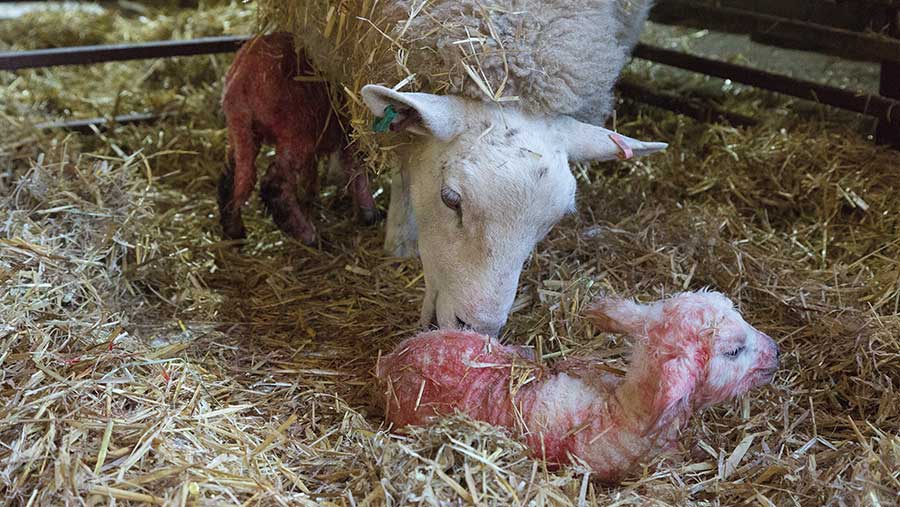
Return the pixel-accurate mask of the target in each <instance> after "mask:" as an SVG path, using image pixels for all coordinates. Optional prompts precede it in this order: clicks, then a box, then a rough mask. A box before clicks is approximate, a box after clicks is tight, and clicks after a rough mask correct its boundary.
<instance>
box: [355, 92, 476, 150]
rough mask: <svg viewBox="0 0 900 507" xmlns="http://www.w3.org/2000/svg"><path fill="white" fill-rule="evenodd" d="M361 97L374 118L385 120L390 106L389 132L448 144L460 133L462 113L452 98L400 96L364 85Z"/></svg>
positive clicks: (415, 94)
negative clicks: (406, 131)
mask: <svg viewBox="0 0 900 507" xmlns="http://www.w3.org/2000/svg"><path fill="white" fill-rule="evenodd" d="M361 93H362V98H363V102H365V103H366V106H367V107H368V108H369V110H370V111H372V114H374V115H375V117H376V118H385V116H386V115H387V114H390V113H389V112H388V110H387V108H388V106H391V108H392V111H393V112H394V113H395V116H394V117H393V118H392V119H390V120H389V121H390V129H391V130H408V131H409V132H412V133H414V134H419V135H430V136H434V137H435V138H437V139H440V140H441V141H449V140H450V139H452V138H453V137H454V136H456V135H457V134H458V133H459V132H460V131H461V129H462V125H463V121H462V120H463V114H464V110H463V108H462V105H461V104H460V101H459V99H457V98H456V97H449V96H445V95H432V94H430V93H403V92H398V91H395V90H392V89H390V88H386V87H384V86H379V85H366V86H364V87H363V89H362V92H361Z"/></svg>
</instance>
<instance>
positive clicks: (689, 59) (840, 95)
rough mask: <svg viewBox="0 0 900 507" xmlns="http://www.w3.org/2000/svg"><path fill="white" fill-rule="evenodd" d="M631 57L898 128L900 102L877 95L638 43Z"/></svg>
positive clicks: (899, 122)
mask: <svg viewBox="0 0 900 507" xmlns="http://www.w3.org/2000/svg"><path fill="white" fill-rule="evenodd" d="M634 56H636V57H637V58H642V59H644V60H650V61H653V62H657V63H662V64H664V65H671V66H673V67H678V68H681V69H685V70H690V71H693V72H699V73H702V74H708V75H710V76H715V77H719V78H722V79H731V80H732V81H737V82H739V83H744V84H747V85H750V86H756V87H759V88H765V89H767V90H772V91H776V92H778V93H783V94H785V95H790V96H792V97H798V98H801V99H805V100H811V101H814V102H819V103H822V104H827V105H830V106H835V107H839V108H841V109H847V110H849V111H854V112H857V113H861V114H865V115H869V116H874V117H876V118H878V119H879V120H880V121H882V122H884V123H885V124H887V125H895V126H896V125H900V100H895V99H891V98H888V97H883V96H881V95H870V94H863V93H858V92H851V91H848V90H842V89H840V88H836V87H833V86H828V85H823V84H819V83H814V82H811V81H803V80H800V79H794V78H791V77H787V76H782V75H778V74H773V73H771V72H767V71H764V70H758V69H753V68H750V67H744V66H742V65H735V64H733V63H727V62H722V61H718V60H711V59H709V58H703V57H700V56H694V55H689V54H685V53H679V52H677V51H672V50H669V49H663V48H658V47H654V46H649V45H647V44H638V45H637V47H636V48H635V50H634Z"/></svg>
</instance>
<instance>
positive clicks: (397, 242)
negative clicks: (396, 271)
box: [384, 171, 417, 257]
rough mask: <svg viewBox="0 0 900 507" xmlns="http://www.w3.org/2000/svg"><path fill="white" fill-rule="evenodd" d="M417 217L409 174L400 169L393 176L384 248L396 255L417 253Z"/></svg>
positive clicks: (411, 255) (403, 255)
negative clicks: (413, 205) (411, 195)
mask: <svg viewBox="0 0 900 507" xmlns="http://www.w3.org/2000/svg"><path fill="white" fill-rule="evenodd" d="M416 239H417V230H416V219H415V216H414V215H413V209H412V201H411V200H410V196H409V175H408V174H406V172H405V171H398V172H397V173H396V174H394V175H393V176H392V177H391V201H390V204H389V205H388V216H387V226H386V231H385V234H384V250H385V251H386V252H387V253H388V254H390V255H393V256H395V257H413V256H415V255H416V251H417V250H416Z"/></svg>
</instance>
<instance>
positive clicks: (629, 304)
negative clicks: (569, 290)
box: [585, 297, 658, 335]
mask: <svg viewBox="0 0 900 507" xmlns="http://www.w3.org/2000/svg"><path fill="white" fill-rule="evenodd" d="M657 314H658V311H657V309H656V308H655V307H654V305H642V304H640V303H635V302H634V301H632V300H630V299H619V298H611V297H600V298H597V299H595V300H594V302H593V303H592V304H591V306H589V307H588V309H587V311H586V312H585V316H586V317H587V318H588V320H590V321H591V324H593V325H594V328H595V329H597V330H598V331H604V332H607V333H623V334H630V335H642V334H644V333H643V331H644V330H645V329H646V328H647V327H650V326H651V325H652V324H654V323H655V321H656V319H657Z"/></svg>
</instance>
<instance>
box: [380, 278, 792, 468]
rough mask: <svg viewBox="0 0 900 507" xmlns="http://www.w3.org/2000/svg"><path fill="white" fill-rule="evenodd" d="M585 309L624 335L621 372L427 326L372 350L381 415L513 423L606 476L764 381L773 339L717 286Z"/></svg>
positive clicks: (539, 445) (549, 451) (416, 420)
mask: <svg viewBox="0 0 900 507" xmlns="http://www.w3.org/2000/svg"><path fill="white" fill-rule="evenodd" d="M588 317H589V318H590V319H591V321H592V322H593V323H594V324H595V326H596V327H597V328H599V330H601V331H608V332H614V333H627V334H629V335H631V336H633V337H635V338H636V342H637V343H636V345H635V348H634V351H633V353H632V357H631V362H630V367H629V370H628V373H627V374H626V375H625V376H624V378H623V377H621V376H619V375H615V374H613V373H611V372H610V370H609V368H605V367H603V366H602V365H601V364H600V363H598V362H593V361H591V359H590V358H577V359H576V358H570V359H567V360H564V361H562V362H560V363H558V364H556V365H553V366H552V367H542V366H540V365H538V364H536V363H535V362H534V361H533V359H534V357H533V352H532V350H531V349H529V348H525V347H519V346H506V345H502V344H500V343H499V342H498V341H497V340H495V339H493V338H488V337H487V336H484V335H480V334H477V333H472V332H465V331H434V332H429V333H424V334H420V335H418V336H416V337H413V338H410V339H408V340H406V341H404V342H403V343H401V344H400V345H399V346H398V347H397V349H396V350H395V351H394V352H393V353H391V354H389V355H387V356H385V357H382V358H381V359H380V361H379V364H378V366H377V367H376V374H377V376H378V379H379V381H380V382H381V383H382V384H383V385H384V386H385V387H386V396H387V403H386V416H387V420H388V421H389V422H390V423H392V424H393V425H394V427H395V428H402V427H403V426H406V425H410V424H413V425H418V424H425V423H428V422H429V421H432V420H434V419H436V418H437V417H438V416H440V415H448V414H452V413H453V412H454V411H460V412H463V413H465V414H468V415H469V416H470V417H472V418H474V419H478V420H481V421H485V422H488V423H491V424H495V425H500V426H506V427H508V428H515V429H516V430H517V432H518V433H519V434H520V435H521V436H522V438H523V439H524V440H525V441H526V442H527V444H528V446H529V448H530V449H531V451H532V453H533V454H534V456H535V457H539V458H544V459H545V460H547V461H548V462H551V463H554V464H563V463H568V462H570V460H571V459H572V458H571V456H574V457H577V458H578V459H580V460H583V461H584V462H586V463H587V464H588V465H589V466H590V467H591V469H592V470H593V472H594V473H595V474H596V477H597V478H598V479H599V480H601V481H604V482H607V483H615V482H618V481H620V480H621V479H622V478H623V477H624V476H625V474H627V473H628V471H629V470H630V469H632V468H633V467H634V466H635V465H636V464H638V463H639V462H641V461H644V460H645V459H649V458H652V457H653V455H654V453H658V452H660V451H662V450H664V449H665V448H667V447H669V446H671V445H673V444H674V443H675V441H676V439H677V437H678V433H679V431H680V430H681V429H682V428H683V427H684V426H685V425H686V424H687V422H688V420H689V418H690V416H691V413H692V412H694V411H696V410H702V409H704V408H706V407H708V406H711V405H714V404H716V403H721V402H724V401H727V400H729V399H732V398H734V397H736V396H739V395H741V394H743V393H745V392H747V391H748V390H750V389H752V388H754V387H759V386H762V385H765V384H767V383H769V382H770V381H771V380H772V376H773V375H774V373H775V371H776V369H777V367H778V356H779V352H778V347H777V345H776V344H775V342H774V341H773V340H772V339H771V338H769V337H768V336H767V335H765V334H764V333H761V332H760V331H757V330H756V329H754V328H753V327H752V326H750V325H749V324H747V323H746V322H745V321H744V319H743V318H741V316H740V315H739V314H738V313H737V311H736V310H735V309H734V307H733V305H732V303H731V301H730V300H729V299H728V298H726V297H725V296H723V295H722V294H719V293H717V292H697V293H681V294H678V295H675V296H673V297H671V298H668V299H664V300H661V301H657V302H654V303H652V304H638V303H635V302H632V301H629V300H622V299H611V298H601V299H600V300H598V301H597V302H596V303H595V304H594V305H593V306H592V307H591V308H590V309H589V311H588Z"/></svg>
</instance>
